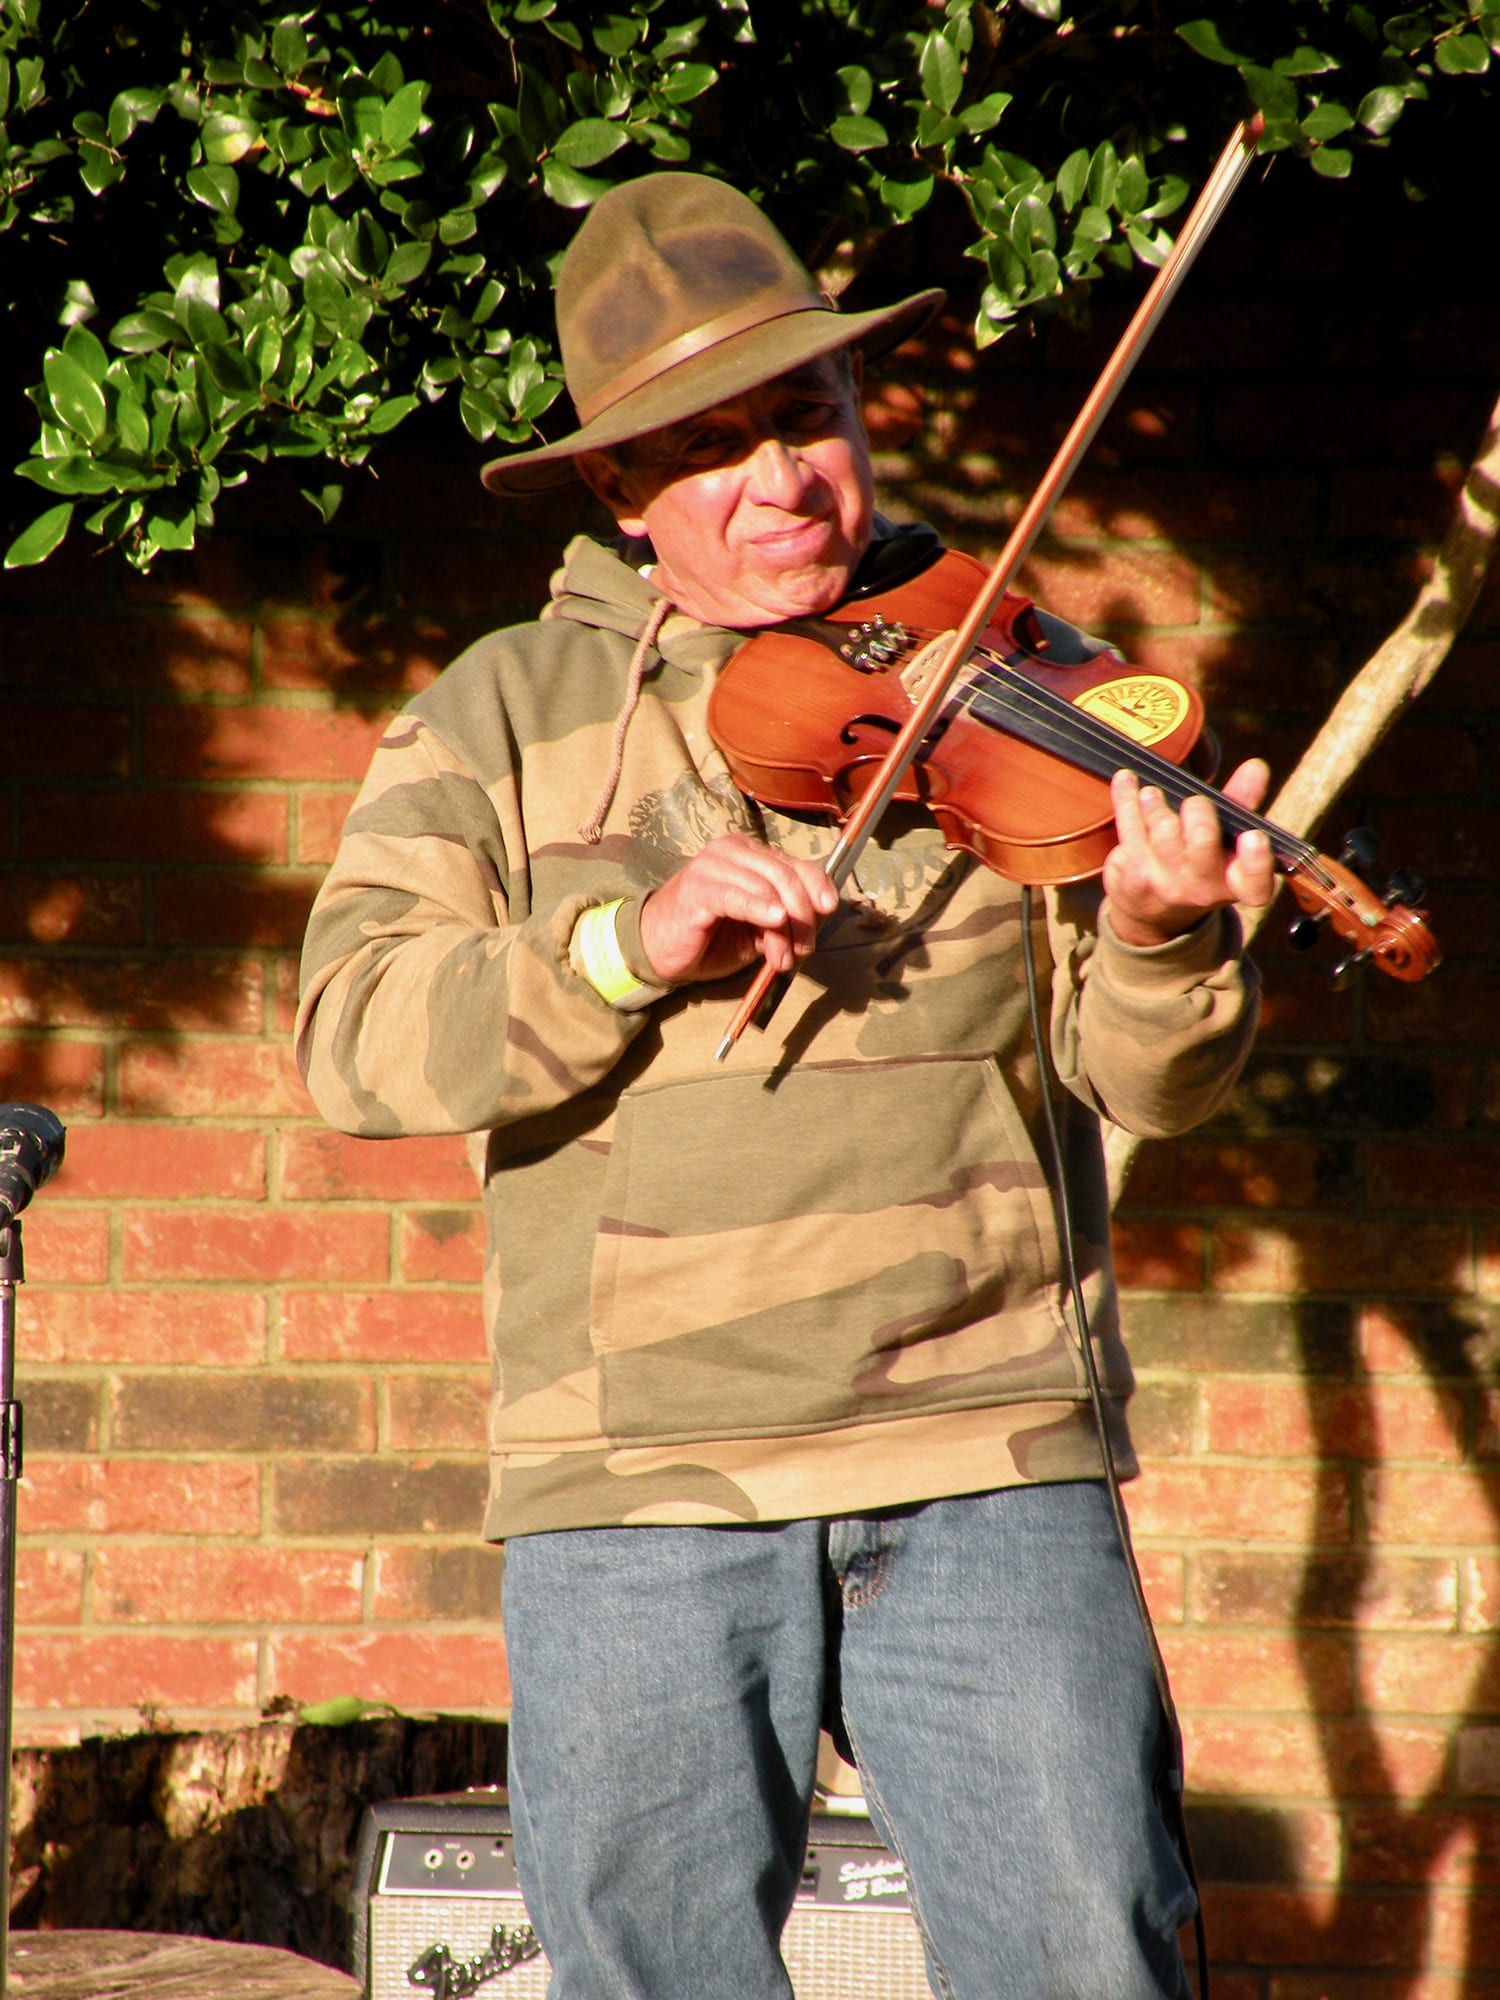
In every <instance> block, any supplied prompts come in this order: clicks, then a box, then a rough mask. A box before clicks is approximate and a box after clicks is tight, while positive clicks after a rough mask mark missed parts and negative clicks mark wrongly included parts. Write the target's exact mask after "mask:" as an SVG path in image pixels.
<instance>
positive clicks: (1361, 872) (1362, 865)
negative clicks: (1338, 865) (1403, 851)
mask: <svg viewBox="0 0 1500 2000" xmlns="http://www.w3.org/2000/svg"><path fill="white" fill-rule="evenodd" d="M1379 852H1380V842H1379V841H1378V840H1377V839H1376V838H1375V836H1374V834H1373V833H1371V831H1370V829H1369V828H1368V827H1367V826H1352V827H1350V829H1349V831H1348V832H1347V833H1346V834H1345V835H1344V846H1343V851H1342V853H1341V854H1340V855H1339V859H1340V861H1342V862H1343V864H1344V866H1345V867H1346V868H1352V869H1353V870H1354V872H1355V874H1356V875H1358V876H1359V877H1360V879H1361V880H1362V881H1363V880H1366V879H1368V876H1369V873H1370V870H1371V869H1372V868H1373V867H1374V866H1375V856H1376V855H1377V854H1378V853H1379Z"/></svg>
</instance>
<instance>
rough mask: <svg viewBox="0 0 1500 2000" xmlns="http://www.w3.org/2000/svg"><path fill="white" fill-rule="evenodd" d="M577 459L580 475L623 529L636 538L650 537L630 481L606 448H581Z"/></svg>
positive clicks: (576, 463)
mask: <svg viewBox="0 0 1500 2000" xmlns="http://www.w3.org/2000/svg"><path fill="white" fill-rule="evenodd" d="M573 463H574V464H575V465H576V466H577V468H578V477H579V478H580V479H581V480H582V481H583V483H584V485H585V486H587V487H588V489H589V491H590V492H591V493H594V494H596V495H597V496H598V498H599V499H601V500H602V501H603V502H604V504H605V506H606V507H607V508H608V509H609V511H610V513H611V514H613V515H614V517H615V520H616V521H617V522H618V523H619V527H620V532H621V533H622V534H626V535H629V536H630V537H631V539H632V540H634V541H644V540H645V539H646V523H645V521H644V520H643V519H642V518H641V515H640V513H639V511H638V510H637V507H636V502H635V495H634V493H633V491H632V490H631V486H630V482H629V481H628V480H627V479H626V477H625V475H624V473H623V472H621V470H620V468H619V467H618V466H617V465H616V464H615V462H614V460H613V459H612V458H611V457H610V455H609V453H608V452H606V451H581V452H579V454H578V456H577V458H576V459H575V460H574V461H573Z"/></svg>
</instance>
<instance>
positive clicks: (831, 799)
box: [708, 549, 1206, 885]
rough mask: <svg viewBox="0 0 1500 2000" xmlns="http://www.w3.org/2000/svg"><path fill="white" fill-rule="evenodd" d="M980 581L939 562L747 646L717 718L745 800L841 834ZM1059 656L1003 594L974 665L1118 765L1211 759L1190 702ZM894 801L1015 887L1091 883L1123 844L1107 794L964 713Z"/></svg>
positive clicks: (718, 698) (946, 559) (1098, 663)
mask: <svg viewBox="0 0 1500 2000" xmlns="http://www.w3.org/2000/svg"><path fill="white" fill-rule="evenodd" d="M984 576H985V571H984V566H983V564H982V563H979V562H976V561H975V560H974V558H973V557H972V556H967V555H963V554H961V553H959V552H957V551H955V550H951V549H949V550H944V551H943V552H942V553H941V554H940V555H939V556H938V558H937V560H936V561H935V562H933V563H932V564H931V565H930V567H928V568H926V569H924V570H922V571H921V572H920V574H918V575H917V576H915V577H912V578H910V579H909V580H908V581H906V582H904V583H902V584H900V585H898V586H897V587H895V588H894V589H891V590H889V591H885V592H882V593H880V594H878V595H875V596H866V597H860V598H851V599H846V600H845V602H844V603H842V604H840V605H838V606H837V607H836V608H835V609H834V610H832V611H830V612H828V613H827V614H826V616H825V617H823V618H808V619H796V620H794V621H792V623H790V624H788V625H777V626H772V627H771V628H770V629H769V630H767V631H765V632H761V633H757V634H756V635H755V636H754V637H753V638H751V639H750V640H749V641H748V642H747V643H746V644H745V645H744V646H743V647H742V648H741V649H740V651H739V652H738V653H736V654H735V656H734V658H733V659H732V660H731V661H730V662H729V664H728V665H727V666H726V667H725V668H724V669H723V671H722V672H721V674H720V676H719V679H718V681H717V683H716V684H715V686H714V689H713V693H712V694H711V696H710V697H709V707H708V722H709V728H710V730H711V731H712V733H713V737H714V740H715V742H716V743H717V744H718V746H719V748H720V749H721V750H722V751H723V753H724V756H725V759H726V760H727V762H728V764H729V768H730V772H731V774H732V775H733V777H734V781H735V783H736V784H737V785H738V786H739V787H740V789H741V791H744V792H747V793H748V794H749V795H750V797H752V798H754V799H759V800H760V801H761V803H762V804H764V805H769V806H775V807H777V808H778V809H779V810H781V811H783V812H821V813H832V814H833V815H835V816H836V817H837V818H839V819H844V818H847V816H848V814H849V812H850V811H851V810H852V808H853V806H854V805H855V804H856V802H857V801H858V799H859V798H860V796H861V794H862V793H863V791H864V790H865V787H866V785H867V783H868V782H869V781H870V780H871V779H872V778H873V777H874V776H875V775H876V773H877V772H878V770H879V767H880V763H881V760H882V759H883V757H884V756H885V753H886V751H887V750H888V749H889V747H890V741H891V738H892V736H893V735H894V734H895V733H896V731H897V730H898V729H899V728H900V727H901V726H902V724H903V723H904V722H905V721H906V719H907V717H908V715H910V713H911V711H912V708H913V706H914V704H915V701H916V698H917V697H918V696H919V695H920V693H921V689H922V685H923V680H922V673H923V668H922V660H923V655H924V653H926V652H930V651H931V650H932V649H933V647H934V642H936V641H938V640H940V639H941V637H942V636H943V635H945V634H947V633H949V632H951V631H952V629H953V628H954V627H955V626H956V625H957V623H958V621H959V619H960V618H961V617H962V615H963V613H964V611H965V610H966V609H967V607H968V605H969V603H970V602H971V600H972V599H973V597H974V595H975V592H976V591H977V590H978V589H979V587H980V586H981V584H982V583H983V581H984ZM1049 622H1050V621H1049ZM1052 629H1053V630H1054V632H1056V631H1061V630H1062V629H1063V628H1060V627H1057V626H1055V625H1053V628H1052ZM1070 637H1076V635H1072V634H1071V632H1070ZM1056 644H1057V641H1056V639H1055V638H1053V639H1049V637H1048V631H1047V626H1045V625H1044V624H1043V623H1042V621H1041V619H1040V618H1039V617H1038V615H1037V613H1036V607H1035V606H1034V605H1033V603H1032V601H1031V599H1030V598H1027V597H1019V596H1016V595H1015V594H1014V593H1012V592H1010V591H1007V592H1006V594H1005V596H1004V597H1003V599H1002V600H1001V602H1000V604H999V606H998V607H997V609H996V612H995V615H994V617H993V619H992V621H991V623H990V625H989V626H988V627H987V629H986V631H985V632H984V634H983V636H982V638H981V641H980V651H981V654H982V656H983V659H985V660H997V661H1003V662H1004V664H1005V665H1006V666H1008V667H1010V668H1012V669H1013V670H1014V671H1015V672H1016V673H1018V674H1020V675H1022V676H1024V677H1025V678H1027V679H1028V680H1030V681H1031V682H1033V683H1034V684H1036V685H1038V686H1045V687H1046V688H1048V689H1050V690H1051V691H1053V692H1055V693H1056V694H1059V695H1061V696H1062V697H1063V699H1065V700H1067V701H1069V702H1072V703H1074V704H1076V705H1079V706H1080V707H1081V709H1082V710H1083V712H1085V713H1088V714H1092V715H1094V716H1096V717H1098V718H1099V719H1101V720H1103V721H1106V722H1108V723H1109V725H1110V726H1111V727H1112V728H1115V729H1117V730H1119V732H1120V733H1121V735H1122V736H1124V737H1125V739H1126V743H1123V744H1122V745H1121V746H1120V755H1119V758H1118V762H1119V763H1125V762H1127V761H1128V752H1127V750H1126V744H1128V743H1129V742H1132V741H1133V742H1135V743H1137V744H1139V745H1141V746H1144V747H1146V748H1149V749H1151V750H1153V751H1154V752H1155V753H1156V754H1157V755H1158V756H1160V757H1164V758H1166V759H1167V761H1168V762H1170V763H1173V764H1179V763H1182V762H1184V761H1186V760H1187V759H1188V758H1189V756H1190V754H1191V753H1192V752H1193V751H1194V750H1195V748H1196V747H1197V746H1199V745H1201V744H1205V742H1206V739H1205V737H1204V729H1203V704H1202V702H1201V701H1200V700H1199V698H1198V695H1197V693H1196V692H1195V690H1194V689H1192V688H1190V687H1187V686H1185V685H1184V684H1183V683H1182V682H1180V681H1176V680H1172V679H1170V678H1169V677H1168V676H1166V675H1163V674H1156V673H1146V672H1144V671H1142V670H1141V669H1139V668H1136V667H1132V666H1130V665H1128V664H1127V662H1126V661H1124V660H1123V659H1121V657H1120V655H1119V654H1118V653H1116V652H1114V651H1112V650H1111V649H1109V648H1107V647H1106V648H1101V649H1100V650H1099V651H1097V652H1094V653H1092V654H1091V655H1089V656H1087V657H1085V658H1081V659H1079V660H1078V661H1077V662H1076V663H1074V664H1061V663H1058V664H1054V663H1053V662H1051V661H1049V660H1048V659H1047V657H1046V651H1047V649H1048V648H1049V647H1050V646H1055V645H1056ZM939 650H940V649H939ZM1072 650H1074V651H1080V652H1081V651H1082V649H1081V648H1079V647H1076V646H1075V647H1074V648H1073V649H1072ZM980 671H981V673H982V672H983V663H982V662H981V666H980ZM896 796H897V797H898V798H902V799H906V800H912V801H915V802H917V803H919V804H921V805H924V806H925V807H927V809H928V810H929V811H930V812H931V814H932V816H933V818H934V819H935V820H936V821H937V823H938V825H939V826H940V827H941V828H942V830H943V834H944V838H945V839H946V840H947V842H948V845H949V846H950V847H956V848H962V849H963V850H964V851H965V852H967V853H970V854H973V855H974V856H975V857H976V858H977V859H978V860H980V861H982V862H983V863H984V864H985V866H986V867H988V868H992V869H994V870H995V872H996V873H997V874H999V875H1003V876H1005V877H1006V878H1007V880H1009V881H1012V882H1027V883H1032V884H1034V885H1044V884H1046V885H1053V884H1058V883H1063V882H1079V881H1083V880H1086V879H1087V878H1088V877H1089V876H1091V875H1097V874H1098V873H1099V871H1100V869H1101V868H1102V867H1103V866H1104V860H1105V856H1106V855H1107V854H1108V853H1109V850H1110V849H1111V847H1113V846H1114V843H1115V822H1114V812H1113V808H1112V807H1111V805H1110V799H1109V784H1108V780H1107V778H1099V777H1096V776H1094V775H1092V774H1091V773H1090V772H1088V771H1084V770H1080V769H1078V768H1077V767H1076V766H1074V765H1070V764H1068V763H1065V762H1064V761H1062V759H1061V758H1060V757H1058V756H1057V755H1056V754H1055V753H1053V752H1051V751H1047V750H1043V749H1040V748H1038V747H1036V746H1035V745H1033V744H1031V743H1028V742H1025V741H1023V740H1022V739H1021V738H1020V737H1018V736H1012V735H999V734H997V731H996V729H995V728H994V727H992V726H991V725H990V724H989V723H987V722H985V721H983V720H980V719H978V718H977V717H976V715H975V714H974V713H973V712H971V710H970V709H969V707H968V706H966V705H965V703H964V702H963V701H962V700H959V701H957V702H956V703H955V704H954V705H953V706H952V707H951V708H950V710H949V711H948V712H946V713H945V716H944V718H943V719H942V721H941V722H940V723H939V725H938V727H937V728H936V729H935V730H934V731H933V733H932V735H931V736H930V737H929V738H928V741H927V743H926V744H925V745H924V748H923V751H922V752H921V753H919V755H918V756H917V757H916V758H915V759H914V760H913V762H912V764H911V765H910V767H909V768H908V770H907V771H906V772H905V774H904V775H903V778H902V782H901V786H900V788H899V790H898V791H897V794H896Z"/></svg>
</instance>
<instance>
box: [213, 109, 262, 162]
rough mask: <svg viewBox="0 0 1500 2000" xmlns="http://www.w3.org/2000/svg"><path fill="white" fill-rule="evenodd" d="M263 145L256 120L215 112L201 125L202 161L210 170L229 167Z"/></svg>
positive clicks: (227, 112) (230, 113) (226, 112)
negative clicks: (207, 164) (211, 168)
mask: <svg viewBox="0 0 1500 2000" xmlns="http://www.w3.org/2000/svg"><path fill="white" fill-rule="evenodd" d="M263 143H264V141H263V140H262V137H261V128H260V123H259V120H257V119H254V118H241V117H239V116H237V115H236V114H235V113H233V112H229V111H216V112H215V113H214V115H213V116H212V117H211V118H207V119H205V120H204V123H203V135H202V145H203V157H204V159H205V160H207V161H208V163H209V165H210V166H212V167H232V166H233V165H234V163H235V161H236V160H242V159H244V157H245V155H246V154H247V153H250V152H253V151H254V150H255V148H256V147H257V146H260V145H262V144H263Z"/></svg>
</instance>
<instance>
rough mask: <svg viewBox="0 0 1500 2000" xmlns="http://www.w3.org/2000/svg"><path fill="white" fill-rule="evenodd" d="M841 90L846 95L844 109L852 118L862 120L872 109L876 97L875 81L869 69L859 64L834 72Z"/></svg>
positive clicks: (850, 64)
mask: <svg viewBox="0 0 1500 2000" xmlns="http://www.w3.org/2000/svg"><path fill="white" fill-rule="evenodd" d="M834 75H835V77H836V78H837V79H838V85H839V88H840V90H842V92H843V93H844V109H845V111H846V112H847V113H848V114H849V115H850V117H852V118H862V117H863V116H864V115H865V113H866V112H867V111H868V110H869V108H870V100H871V99H872V98H873V97H874V95H875V79H874V78H873V77H872V76H871V75H870V72H869V71H868V70H867V69H861V68H860V66H859V64H858V63H846V64H845V66H844V67H843V68H842V69H840V70H835V71H834Z"/></svg>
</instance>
